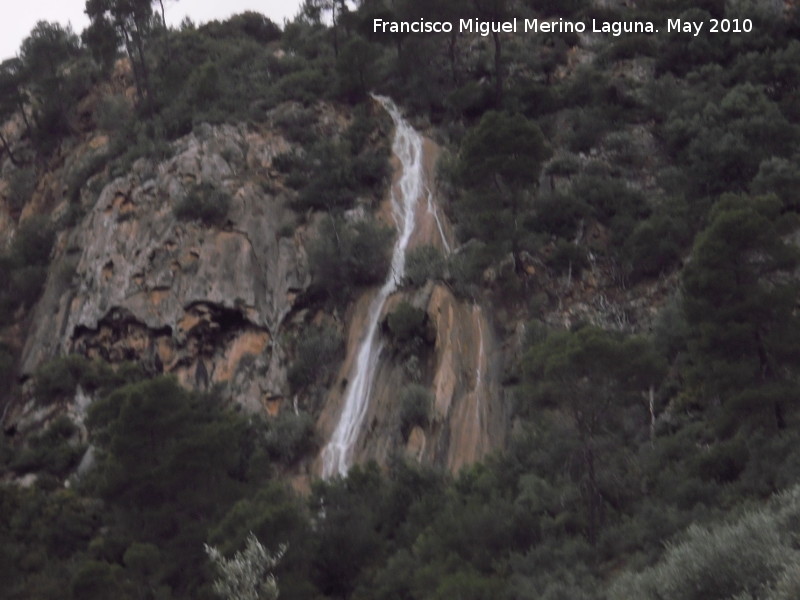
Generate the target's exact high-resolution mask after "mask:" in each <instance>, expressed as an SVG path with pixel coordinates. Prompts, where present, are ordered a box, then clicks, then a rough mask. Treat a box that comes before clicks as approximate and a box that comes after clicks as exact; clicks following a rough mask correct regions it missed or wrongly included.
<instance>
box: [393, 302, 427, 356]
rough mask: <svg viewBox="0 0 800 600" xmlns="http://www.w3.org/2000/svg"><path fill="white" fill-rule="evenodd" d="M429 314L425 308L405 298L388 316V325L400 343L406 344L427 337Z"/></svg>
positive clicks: (394, 337)
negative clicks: (414, 304) (426, 327)
mask: <svg viewBox="0 0 800 600" xmlns="http://www.w3.org/2000/svg"><path fill="white" fill-rule="evenodd" d="M427 316H428V315H427V314H426V313H425V311H424V310H422V309H421V308H416V307H414V306H411V304H409V303H408V302H406V301H405V300H404V301H403V302H401V303H400V304H399V305H398V306H397V308H395V309H394V310H393V311H392V312H390V313H389V314H388V315H387V316H386V325H387V327H388V328H389V332H390V333H391V334H392V338H393V339H394V340H395V341H396V342H397V343H399V344H400V345H404V344H408V343H410V342H412V341H413V340H414V339H415V338H424V337H425V322H426V320H427Z"/></svg>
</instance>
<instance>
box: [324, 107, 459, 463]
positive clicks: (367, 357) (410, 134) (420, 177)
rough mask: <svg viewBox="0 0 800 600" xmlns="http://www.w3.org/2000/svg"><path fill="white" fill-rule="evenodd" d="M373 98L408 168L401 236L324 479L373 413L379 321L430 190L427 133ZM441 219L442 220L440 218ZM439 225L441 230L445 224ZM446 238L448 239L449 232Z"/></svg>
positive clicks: (400, 191) (397, 210)
mask: <svg viewBox="0 0 800 600" xmlns="http://www.w3.org/2000/svg"><path fill="white" fill-rule="evenodd" d="M373 97H374V98H375V100H377V101H378V102H380V104H381V105H382V106H383V107H384V108H385V109H386V111H387V112H388V113H389V115H390V116H391V117H392V120H393V121H394V125H395V135H394V141H393V143H392V150H393V152H394V154H395V156H397V157H398V159H399V160H400V163H401V164H402V167H403V171H402V175H401V176H400V180H399V181H398V183H397V186H396V187H393V188H392V194H391V202H392V214H393V216H394V220H395V223H396V224H397V230H398V235H397V241H396V242H395V245H394V250H393V251H392V266H391V270H390V271H389V274H388V275H387V277H386V281H385V282H384V283H383V285H382V286H381V289H380V290H379V291H378V294H377V295H376V296H375V298H373V300H372V303H371V304H370V306H369V313H368V316H367V320H366V328H365V331H364V336H363V337H362V338H361V341H360V343H359V347H358V351H357V354H356V360H355V364H354V366H353V372H352V376H351V377H350V383H349V385H348V387H347V390H346V392H345V396H344V407H343V409H342V414H341V416H340V417H339V422H338V423H337V424H336V429H334V431H333V435H332V436H331V439H330V441H329V442H328V445H327V446H325V449H324V450H323V451H322V476H323V477H324V478H328V477H332V476H333V475H336V474H339V475H345V474H347V469H348V468H349V467H350V463H351V461H352V454H353V448H354V446H355V444H356V442H357V440H358V434H359V432H360V430H361V424H362V423H363V421H364V417H365V415H366V414H367V407H368V404H369V397H370V392H371V390H372V383H373V380H374V379H375V370H376V368H377V366H378V357H379V356H380V353H381V350H382V349H383V344H382V342H381V340H380V337H379V335H378V322H379V320H380V317H381V313H382V312H383V307H384V305H385V304H386V300H387V299H388V298H389V296H390V295H391V293H392V292H394V291H395V290H396V289H397V285H398V283H399V282H400V280H401V279H402V277H403V274H404V272H405V264H406V249H407V248H408V243H409V241H410V240H411V235H412V234H413V233H414V225H415V217H416V214H415V213H416V209H417V204H418V201H419V198H420V196H421V195H422V193H423V191H424V190H425V189H426V188H425V184H424V169H423V162H422V136H420V134H419V133H417V131H415V130H414V128H413V127H411V125H410V124H409V123H408V121H406V120H405V119H404V118H403V117H402V115H401V114H400V109H399V108H397V106H396V105H395V104H394V102H392V101H391V100H390V99H389V98H386V97H384V96H373ZM430 202H431V201H430V198H429V203H430ZM429 206H432V205H430V204H429ZM434 215H435V212H434ZM436 221H437V223H438V217H436ZM439 229H440V232H441V225H439ZM442 239H443V240H444V234H443V233H442ZM445 243H446V242H445Z"/></svg>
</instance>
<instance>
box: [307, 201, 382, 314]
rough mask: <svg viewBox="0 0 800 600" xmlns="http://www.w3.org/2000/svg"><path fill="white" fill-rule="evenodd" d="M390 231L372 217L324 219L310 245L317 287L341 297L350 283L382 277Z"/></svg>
mask: <svg viewBox="0 0 800 600" xmlns="http://www.w3.org/2000/svg"><path fill="white" fill-rule="evenodd" d="M392 237H393V232H392V230H391V229H389V228H388V227H384V226H382V225H379V224H378V223H377V222H375V221H373V220H363V221H358V222H357V223H346V222H344V221H343V220H342V219H337V218H333V217H327V218H325V219H324V220H323V221H322V223H321V225H320V228H319V235H318V236H317V238H316V239H315V240H314V241H313V242H312V243H311V245H310V248H309V256H308V259H309V264H310V267H311V272H312V273H313V275H314V282H315V284H316V286H317V287H318V288H320V289H321V290H322V291H324V292H325V293H327V294H328V295H330V296H331V297H333V298H335V299H339V300H341V299H343V298H345V297H347V295H348V294H349V293H350V290H351V287H352V286H358V285H370V284H375V283H379V282H381V281H383V280H384V278H385V277H386V274H387V273H388V271H389V267H390V264H391V239H392Z"/></svg>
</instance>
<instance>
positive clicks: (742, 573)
mask: <svg viewBox="0 0 800 600" xmlns="http://www.w3.org/2000/svg"><path fill="white" fill-rule="evenodd" d="M799 517H800V488H798V487H795V488H793V489H792V490H791V491H789V492H787V493H785V494H783V495H781V496H779V497H778V498H777V499H776V500H775V501H774V502H773V503H772V504H771V505H770V506H769V507H768V508H766V509H762V510H760V511H758V512H753V513H749V514H746V515H744V516H743V517H740V518H739V519H737V520H735V521H732V522H729V523H724V524H719V525H716V526H714V527H710V528H705V527H698V526H692V527H691V528H690V529H689V530H688V531H687V533H686V535H685V536H684V539H683V540H682V541H680V542H678V543H674V544H671V545H670V546H668V548H667V551H666V553H665V555H664V557H663V558H662V559H661V561H660V562H659V563H658V564H657V565H656V566H654V567H651V568H649V569H646V570H645V571H643V572H642V573H640V574H635V575H634V574H630V573H629V574H627V575H624V576H623V577H621V578H620V579H619V580H618V581H617V583H616V584H615V585H613V586H612V588H611V594H610V598H612V599H613V600H616V599H620V600H622V599H623V598H624V599H626V600H627V599H628V598H640V599H641V600H650V599H653V600H654V599H656V598H658V599H659V600H728V599H730V598H769V599H770V600H773V599H774V600H789V598H795V597H796V595H795V594H796V591H797V577H796V576H795V575H794V574H796V573H798V572H800V552H798V550H797V548H796V545H795V540H796V539H797V538H796V536H797V535H798V533H800V530H799V529H798V523H800V518H799ZM791 592H794V593H791Z"/></svg>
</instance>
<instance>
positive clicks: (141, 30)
mask: <svg viewBox="0 0 800 600" xmlns="http://www.w3.org/2000/svg"><path fill="white" fill-rule="evenodd" d="M84 12H85V13H86V14H87V15H88V17H89V19H90V20H91V26H90V30H92V31H94V32H95V33H94V34H93V35H92V36H89V37H87V41H94V42H95V43H96V44H97V46H95V48H93V51H95V52H99V53H101V54H102V55H103V56H105V55H106V53H107V52H108V46H109V44H110V37H109V34H110V32H111V30H112V28H113V30H114V31H115V32H116V35H117V44H119V43H122V44H124V46H125V50H126V51H127V53H128V56H129V57H130V60H131V66H132V67H133V75H134V79H135V80H136V90H137V94H138V96H139V100H140V101H144V102H146V103H147V106H148V107H149V108H150V109H152V107H153V105H154V102H155V97H154V96H153V93H154V92H153V89H152V87H151V85H150V67H149V64H148V60H147V56H146V53H145V45H146V40H147V38H148V36H149V33H150V24H151V19H152V17H153V6H152V0H86V8H85V11H84Z"/></svg>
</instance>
